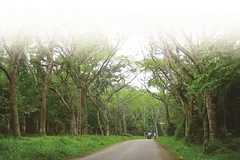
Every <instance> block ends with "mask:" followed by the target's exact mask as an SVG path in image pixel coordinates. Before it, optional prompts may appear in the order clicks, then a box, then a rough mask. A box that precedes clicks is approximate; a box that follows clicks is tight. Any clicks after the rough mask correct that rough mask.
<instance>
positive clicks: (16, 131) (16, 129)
mask: <svg viewBox="0 0 240 160" xmlns="http://www.w3.org/2000/svg"><path fill="white" fill-rule="evenodd" d="M13 68H15V69H13V70H12V78H11V80H10V106H11V118H12V129H13V136H14V137H20V136H21V132H20V125H19V118H18V107H17V92H16V76H15V75H16V74H17V66H15V67H13Z"/></svg>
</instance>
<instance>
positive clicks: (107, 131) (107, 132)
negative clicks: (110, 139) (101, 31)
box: [106, 119, 110, 136]
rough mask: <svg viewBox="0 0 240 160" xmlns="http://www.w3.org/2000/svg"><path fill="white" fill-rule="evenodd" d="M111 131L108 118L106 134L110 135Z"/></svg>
mask: <svg viewBox="0 0 240 160" xmlns="http://www.w3.org/2000/svg"><path fill="white" fill-rule="evenodd" d="M109 133H110V131H109V120H108V119H106V136H109Z"/></svg>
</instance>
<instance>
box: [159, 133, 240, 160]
mask: <svg viewBox="0 0 240 160" xmlns="http://www.w3.org/2000/svg"><path fill="white" fill-rule="evenodd" d="M157 141H158V142H159V143H160V144H162V145H164V146H165V147H166V148H168V149H169V150H170V151H171V152H172V153H173V154H174V155H175V156H176V157H178V158H181V159H184V160H238V159H239V156H240V152H239V142H240V140H239V139H234V140H233V141H234V143H232V142H231V143H229V144H224V143H222V142H221V141H219V140H214V141H212V142H210V145H209V147H210V148H209V150H208V151H209V153H208V154H206V153H204V152H203V145H193V144H186V143H185V140H184V139H176V138H175V137H159V138H157ZM230 146H232V147H235V146H236V148H237V149H238V150H230Z"/></svg>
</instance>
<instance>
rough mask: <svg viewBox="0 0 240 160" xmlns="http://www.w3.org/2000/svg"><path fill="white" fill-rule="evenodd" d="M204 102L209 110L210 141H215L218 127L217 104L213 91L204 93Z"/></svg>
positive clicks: (208, 90) (207, 90)
mask: <svg viewBox="0 0 240 160" xmlns="http://www.w3.org/2000/svg"><path fill="white" fill-rule="evenodd" d="M204 100H205V105H206V108H207V116H208V124H209V140H213V139H215V138H216V135H217V125H216V104H215V102H214V101H215V95H214V93H213V91H212V90H210V89H206V90H205V91H204Z"/></svg>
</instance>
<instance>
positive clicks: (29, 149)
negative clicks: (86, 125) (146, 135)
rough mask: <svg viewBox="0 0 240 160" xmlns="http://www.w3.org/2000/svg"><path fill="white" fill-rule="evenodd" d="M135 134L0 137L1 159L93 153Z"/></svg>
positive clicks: (47, 159)
mask: <svg viewBox="0 0 240 160" xmlns="http://www.w3.org/2000/svg"><path fill="white" fill-rule="evenodd" d="M139 138H142V137H133V136H96V135H95V136H90V135H84V136H82V137H81V139H80V138H79V137H76V136H46V137H21V138H17V139H14V138H10V137H9V138H0V160H32V159H34V160H66V159H70V158H71V157H76V156H81V155H84V154H87V153H91V152H94V151H97V150H100V149H103V148H106V147H108V146H111V145H113V144H116V143H118V142H122V141H125V140H131V139H139Z"/></svg>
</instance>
